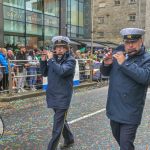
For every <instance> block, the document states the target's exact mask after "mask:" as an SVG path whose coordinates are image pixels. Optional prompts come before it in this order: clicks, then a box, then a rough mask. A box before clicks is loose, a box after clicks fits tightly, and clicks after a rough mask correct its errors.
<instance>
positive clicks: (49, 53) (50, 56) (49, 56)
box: [47, 51, 53, 59]
mask: <svg viewBox="0 0 150 150" xmlns="http://www.w3.org/2000/svg"><path fill="white" fill-rule="evenodd" d="M47 57H48V59H51V58H53V52H51V51H47Z"/></svg>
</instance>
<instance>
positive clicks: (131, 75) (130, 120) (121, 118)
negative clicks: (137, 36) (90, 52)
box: [101, 48, 150, 124]
mask: <svg viewBox="0 0 150 150" xmlns="http://www.w3.org/2000/svg"><path fill="white" fill-rule="evenodd" d="M114 53H115V51H114ZM101 72H102V74H103V75H107V76H108V75H109V76H110V82H109V89H108V98H107V106H106V113H107V116H108V118H109V119H111V120H114V121H116V122H119V123H125V124H140V122H141V117H142V113H143V108H144V104H145V97H146V92H147V88H148V84H149V83H150V54H148V53H146V52H145V49H143V48H142V49H141V51H140V53H139V54H137V55H136V56H134V57H129V58H127V59H126V60H125V62H124V63H123V64H122V65H119V64H118V63H117V60H115V59H114V60H113V64H112V65H111V66H105V65H104V64H102V66H101Z"/></svg>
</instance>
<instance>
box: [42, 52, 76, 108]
mask: <svg viewBox="0 0 150 150" xmlns="http://www.w3.org/2000/svg"><path fill="white" fill-rule="evenodd" d="M75 65H76V61H75V59H74V57H72V56H71V55H70V54H65V55H64V57H63V58H62V59H61V60H58V59H57V57H54V58H52V59H50V60H48V62H47V61H41V65H40V67H41V72H42V75H43V76H45V77H46V76H48V87H47V91H46V100H47V106H48V108H57V109H68V107H69V105H70V101H71V97H72V92H73V77H74V73H75Z"/></svg>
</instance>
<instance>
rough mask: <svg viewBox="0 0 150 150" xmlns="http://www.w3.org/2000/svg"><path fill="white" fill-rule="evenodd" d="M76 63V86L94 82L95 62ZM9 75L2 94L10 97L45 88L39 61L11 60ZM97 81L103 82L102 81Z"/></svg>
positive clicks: (79, 60) (1, 85) (83, 61)
mask: <svg viewBox="0 0 150 150" xmlns="http://www.w3.org/2000/svg"><path fill="white" fill-rule="evenodd" d="M76 61H78V63H77V64H78V69H77V70H76V73H77V71H78V73H77V74H78V76H79V77H78V80H79V83H78V84H77V85H75V86H78V85H79V84H80V83H82V82H92V81H93V72H94V68H93V61H92V60H90V59H77V60H76ZM12 64H13V65H12ZM0 67H1V68H3V70H4V68H5V67H3V66H0ZM0 70H2V69H0ZM7 75H8V77H6V78H5V79H7V81H4V78H3V80H2V81H0V83H1V84H0V88H1V90H0V93H6V94H8V93H9V95H12V94H13V93H22V92H27V91H29V90H32V91H36V90H38V89H42V87H43V77H42V75H41V73H40V65H39V61H37V60H31V61H29V60H9V61H8V74H7ZM3 76H4V71H3ZM0 77H1V74H0ZM0 79H1V78H0ZM96 81H99V82H101V80H96ZM3 82H5V83H8V85H7V87H6V86H5V87H3Z"/></svg>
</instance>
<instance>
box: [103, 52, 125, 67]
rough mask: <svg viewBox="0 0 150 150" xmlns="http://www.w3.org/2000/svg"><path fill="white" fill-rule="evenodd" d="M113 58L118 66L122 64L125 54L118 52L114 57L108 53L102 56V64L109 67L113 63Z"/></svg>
mask: <svg viewBox="0 0 150 150" xmlns="http://www.w3.org/2000/svg"><path fill="white" fill-rule="evenodd" d="M113 57H114V58H115V59H116V60H117V62H118V64H120V65H121V64H122V63H123V62H124V61H125V59H126V58H125V52H123V51H118V52H117V53H115V54H114V55H112V52H108V53H106V54H105V56H104V64H105V65H111V64H112V63H113Z"/></svg>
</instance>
